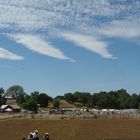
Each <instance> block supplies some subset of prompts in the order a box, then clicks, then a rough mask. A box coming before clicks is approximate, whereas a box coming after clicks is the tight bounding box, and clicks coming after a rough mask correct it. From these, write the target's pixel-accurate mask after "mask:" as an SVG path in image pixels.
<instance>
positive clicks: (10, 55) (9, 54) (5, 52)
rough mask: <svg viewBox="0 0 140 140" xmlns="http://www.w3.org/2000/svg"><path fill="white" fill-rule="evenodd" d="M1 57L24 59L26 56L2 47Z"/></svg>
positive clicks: (0, 49)
mask: <svg viewBox="0 0 140 140" xmlns="http://www.w3.org/2000/svg"><path fill="white" fill-rule="evenodd" d="M0 59H9V60H23V59H24V58H23V57H22V56H19V55H17V54H15V53H12V52H10V51H8V50H6V49H3V48H0Z"/></svg>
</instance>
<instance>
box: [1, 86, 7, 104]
mask: <svg viewBox="0 0 140 140" xmlns="http://www.w3.org/2000/svg"><path fill="white" fill-rule="evenodd" d="M4 93H5V90H4V89H3V88H0V106H1V105H3V104H5V103H6V100H5V98H4Z"/></svg>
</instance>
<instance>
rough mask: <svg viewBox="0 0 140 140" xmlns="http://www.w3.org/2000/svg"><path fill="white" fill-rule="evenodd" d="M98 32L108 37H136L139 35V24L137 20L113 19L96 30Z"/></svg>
mask: <svg viewBox="0 0 140 140" xmlns="http://www.w3.org/2000/svg"><path fill="white" fill-rule="evenodd" d="M96 31H97V32H98V33H99V34H101V35H105V36H108V37H120V38H126V39H127V38H129V39H131V38H138V37H140V25H139V23H138V22H135V23H132V22H130V21H122V20H119V21H113V22H111V23H110V24H109V25H104V26H103V27H101V28H98V29H97V30H96Z"/></svg>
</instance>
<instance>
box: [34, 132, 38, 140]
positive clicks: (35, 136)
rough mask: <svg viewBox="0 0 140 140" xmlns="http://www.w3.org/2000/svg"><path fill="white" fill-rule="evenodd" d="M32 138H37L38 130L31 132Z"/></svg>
mask: <svg viewBox="0 0 140 140" xmlns="http://www.w3.org/2000/svg"><path fill="white" fill-rule="evenodd" d="M33 138H34V140H39V133H38V130H35V131H34V133H33Z"/></svg>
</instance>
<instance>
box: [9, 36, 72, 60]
mask: <svg viewBox="0 0 140 140" xmlns="http://www.w3.org/2000/svg"><path fill="white" fill-rule="evenodd" d="M9 37H10V38H11V39H13V40H15V41H16V42H17V43H20V44H22V45H24V46H25V47H26V48H28V49H30V50H32V51H34V52H37V53H39V54H42V55H46V56H50V57H54V58H57V59H66V60H70V58H68V57H67V56H65V55H64V53H62V52H61V51H60V50H59V49H57V48H54V46H53V45H52V44H50V43H49V42H47V41H46V40H44V39H43V38H41V37H39V36H35V35H30V34H14V35H9Z"/></svg>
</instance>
